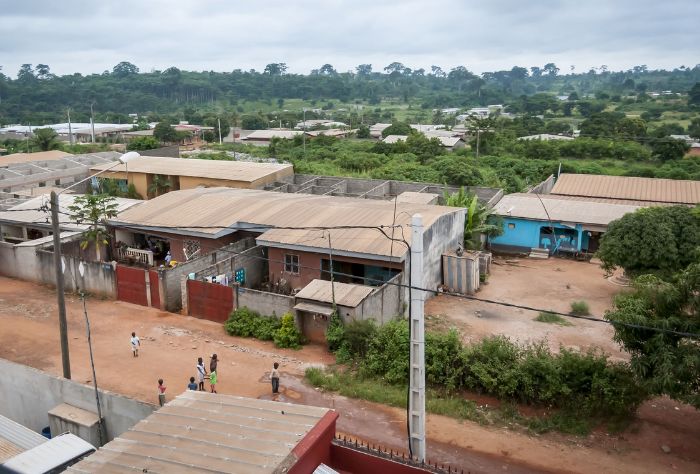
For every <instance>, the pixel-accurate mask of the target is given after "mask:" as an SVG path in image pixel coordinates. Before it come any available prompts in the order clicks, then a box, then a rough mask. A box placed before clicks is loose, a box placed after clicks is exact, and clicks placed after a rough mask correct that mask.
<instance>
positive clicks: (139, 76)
mask: <svg viewBox="0 0 700 474" xmlns="http://www.w3.org/2000/svg"><path fill="white" fill-rule="evenodd" d="M286 71H287V66H286V65H285V64H284V63H272V64H268V65H267V67H265V70H264V71H262V72H258V71H255V70H250V71H242V70H240V69H234V70H233V71H231V72H214V71H203V72H191V71H182V70H180V69H178V68H176V67H171V68H168V69H166V70H164V71H152V72H147V73H143V72H140V71H139V69H138V67H137V66H136V65H134V64H131V63H128V62H122V63H119V64H117V65H116V66H114V68H113V69H112V70H111V71H105V72H103V73H102V74H91V75H82V74H79V73H76V74H72V75H65V76H57V75H54V74H52V73H51V70H50V67H49V66H48V65H45V64H38V65H36V66H33V65H31V64H24V65H22V67H21V68H20V70H19V71H18V72H17V74H16V78H12V77H10V76H9V74H10V73H9V71H6V70H5V71H3V70H2V69H0V123H4V124H8V123H25V124H26V123H32V124H38V125H40V124H45V123H52V122H64V121H65V112H66V110H67V109H69V108H70V109H71V112H72V117H73V119H74V120H76V121H86V120H87V119H88V117H89V112H90V107H91V105H92V106H93V107H94V110H95V113H96V118H97V119H98V120H100V121H109V122H118V121H126V120H129V119H128V117H127V115H126V114H130V113H138V114H149V115H151V116H152V117H153V118H155V119H157V118H159V117H160V116H163V115H170V116H171V117H173V118H184V114H185V113H186V111H188V110H189V111H190V115H192V111H193V110H195V111H197V112H198V113H217V114H221V115H226V116H227V118H228V119H229V120H230V121H231V122H233V123H237V122H238V120H239V118H240V117H241V115H243V114H248V113H251V112H266V113H268V112H272V111H279V112H282V111H283V110H285V109H289V111H290V112H292V111H293V112H294V113H298V112H299V111H300V107H297V108H295V107H294V106H293V105H294V102H289V101H294V100H297V101H299V100H300V101H304V104H306V105H308V104H311V105H315V104H318V108H325V109H330V108H332V107H334V106H335V104H334V103H333V102H336V103H344V104H362V105H363V106H364V108H366V109H369V108H370V107H368V106H374V107H375V108H376V106H379V105H380V104H381V105H384V104H408V105H409V106H410V107H411V108H413V109H414V110H416V112H415V114H414V115H415V118H421V117H423V118H425V117H428V118H429V119H432V116H431V115H430V114H429V113H425V111H429V110H432V109H434V108H443V107H462V108H463V107H468V106H480V105H481V106H483V105H487V104H504V103H505V104H509V106H510V109H509V110H510V111H511V112H516V113H517V112H522V113H528V114H540V113H544V112H546V111H547V109H548V106H547V104H544V109H543V104H542V101H540V102H539V103H537V102H536V101H535V102H533V101H527V100H524V98H526V97H532V96H537V95H538V94H539V95H543V94H542V93H547V94H549V95H551V96H554V95H566V96H571V95H573V96H575V97H577V98H579V99H580V100H581V101H582V102H583V103H582V105H581V107H580V108H581V109H582V110H584V109H586V108H588V109H590V108H591V107H594V108H595V107H596V104H595V101H596V100H598V101H600V100H606V99H611V100H616V99H617V100H618V101H619V100H623V99H624V98H625V97H628V96H632V95H634V96H637V95H640V94H641V95H644V94H645V93H647V92H651V91H657V92H659V91H672V92H674V93H677V92H679V93H687V92H688V91H689V90H690V89H691V88H692V86H693V85H694V84H695V83H697V82H699V81H700V66H695V67H693V68H688V67H685V66H681V67H679V68H676V69H674V70H673V71H665V70H649V69H648V68H647V67H646V66H635V67H634V68H632V69H630V70H628V71H619V72H613V71H609V70H608V68H607V67H606V66H601V67H600V68H596V69H591V70H590V71H587V72H585V73H576V72H575V69H573V67H572V69H570V70H567V71H561V70H560V69H559V68H558V67H557V66H556V65H555V64H553V63H549V64H546V65H544V66H542V67H538V66H535V67H530V68H529V69H528V68H524V67H517V66H516V67H513V68H512V69H510V70H506V71H495V72H486V73H483V74H481V75H476V74H473V73H472V72H470V71H469V70H468V69H467V68H466V67H463V66H460V67H455V68H453V69H451V70H443V69H442V68H441V67H439V66H431V67H430V69H429V70H426V69H423V68H419V69H412V68H410V67H407V66H405V65H403V64H401V63H398V62H394V63H391V64H389V65H387V66H386V67H383V68H382V69H381V71H375V70H374V69H373V67H372V65H370V64H361V65H359V66H357V67H356V68H355V71H352V72H338V71H336V70H335V68H334V67H333V66H332V65H330V64H325V65H323V66H321V67H320V68H319V69H317V70H313V71H311V73H310V74H308V75H300V74H287V73H286ZM550 99H551V97H550ZM589 99H590V100H589ZM292 109H294V110H292ZM584 111H585V110H584ZM357 115H358V120H360V121H363V122H365V123H368V122H371V120H372V119H373V118H376V119H382V120H390V119H392V118H393V117H392V116H391V115H390V114H389V115H388V116H387V114H384V116H382V114H381V113H380V114H378V116H377V117H371V116H366V115H365V114H364V113H358V114H357Z"/></svg>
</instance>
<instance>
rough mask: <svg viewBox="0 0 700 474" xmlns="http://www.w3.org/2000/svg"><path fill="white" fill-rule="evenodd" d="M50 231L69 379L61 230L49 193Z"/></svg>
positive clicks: (55, 204)
mask: <svg viewBox="0 0 700 474" xmlns="http://www.w3.org/2000/svg"><path fill="white" fill-rule="evenodd" d="M51 229H52V231H53V264H54V267H55V270H56V298H57V302H58V331H59V335H60V338H61V362H62V364H63V378H66V379H70V356H69V354H68V322H67V321H66V299H65V294H64V290H65V288H64V281H63V265H62V262H61V236H60V235H61V229H60V225H59V222H58V194H56V191H51Z"/></svg>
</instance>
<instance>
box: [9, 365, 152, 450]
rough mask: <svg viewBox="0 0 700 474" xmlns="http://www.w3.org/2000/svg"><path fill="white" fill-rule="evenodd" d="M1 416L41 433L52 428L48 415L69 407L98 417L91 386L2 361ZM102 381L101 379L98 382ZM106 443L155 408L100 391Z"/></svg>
mask: <svg viewBox="0 0 700 474" xmlns="http://www.w3.org/2000/svg"><path fill="white" fill-rule="evenodd" d="M0 373H1V374H3V377H2V378H1V379H0V415H3V416H6V417H7V418H9V419H11V420H13V421H16V422H17V423H19V424H21V425H24V426H26V427H27V428H29V429H31V430H34V431H36V432H38V433H40V432H41V430H42V429H43V428H44V427H45V426H49V415H48V412H49V410H51V409H52V408H54V407H56V406H57V405H60V404H61V403H67V404H69V405H72V406H75V407H78V408H81V409H83V410H87V411H91V412H94V413H96V412H97V408H96V404H95V391H94V388H93V387H92V386H89V385H83V384H80V383H78V382H75V381H72V380H67V379H64V378H61V377H56V376H53V375H51V374H47V373H45V372H41V371H39V370H36V369H33V368H31V367H27V366H24V365H21V364H16V363H14V362H10V361H8V360H5V359H0ZM98 380H99V378H98ZM99 392H100V404H101V407H102V416H103V417H104V420H105V423H104V424H105V429H106V433H107V440H108V441H111V440H112V439H114V438H115V437H117V436H119V435H120V434H122V433H123V432H125V431H126V430H128V429H129V428H131V427H132V426H134V425H135V424H136V423H138V422H139V421H141V420H142V419H144V418H146V417H147V416H148V415H150V414H151V413H153V411H154V410H155V406H154V405H150V404H147V403H143V402H140V401H138V400H133V399H131V398H127V397H123V396H121V395H117V394H115V393H112V392H108V391H106V390H100V391H99Z"/></svg>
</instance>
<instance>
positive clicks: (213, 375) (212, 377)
mask: <svg viewBox="0 0 700 474" xmlns="http://www.w3.org/2000/svg"><path fill="white" fill-rule="evenodd" d="M216 379H217V376H216V370H212V371H211V372H210V373H209V383H210V384H211V393H216V382H217V380H216Z"/></svg>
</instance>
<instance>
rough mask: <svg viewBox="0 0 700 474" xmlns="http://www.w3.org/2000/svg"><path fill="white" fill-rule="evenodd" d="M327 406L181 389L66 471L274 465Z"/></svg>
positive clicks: (244, 469) (233, 469) (265, 468)
mask: <svg viewBox="0 0 700 474" xmlns="http://www.w3.org/2000/svg"><path fill="white" fill-rule="evenodd" d="M331 411H332V410H330V409H329V408H318V407H310V406H305V405H294V404H291V403H282V402H273V401H268V400H257V399H252V398H243V397H234V396H231V395H218V394H213V393H206V392H196V391H186V392H184V393H182V394H181V395H178V397H177V398H175V399H173V400H172V401H170V402H168V403H167V404H166V405H165V406H164V407H162V408H160V409H159V410H158V411H157V412H155V413H153V414H152V415H150V416H149V417H148V418H146V419H144V420H142V421H140V422H139V423H137V424H136V425H135V426H133V427H132V428H131V429H130V430H129V431H127V432H125V433H122V434H121V435H120V436H119V437H118V438H115V439H114V440H113V441H111V442H109V443H107V444H106V445H105V446H103V447H102V448H100V449H99V450H98V451H97V452H96V453H94V454H92V455H91V456H88V457H87V458H85V459H84V460H82V461H81V462H80V463H78V464H75V465H73V466H71V467H70V468H68V472H83V473H85V472H115V473H116V472H134V470H137V471H142V472H168V473H185V472H230V473H265V472H276V470H277V469H278V468H281V467H282V466H281V465H283V464H284V463H285V462H288V459H289V456H290V455H291V453H292V450H293V449H294V448H295V447H296V446H297V444H298V443H299V442H300V441H301V440H302V439H304V437H305V436H306V435H307V434H308V433H309V431H310V430H311V429H312V428H313V427H314V426H316V424H317V423H318V422H319V420H321V418H323V417H324V416H325V415H326V414H327V413H328V412H331Z"/></svg>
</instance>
